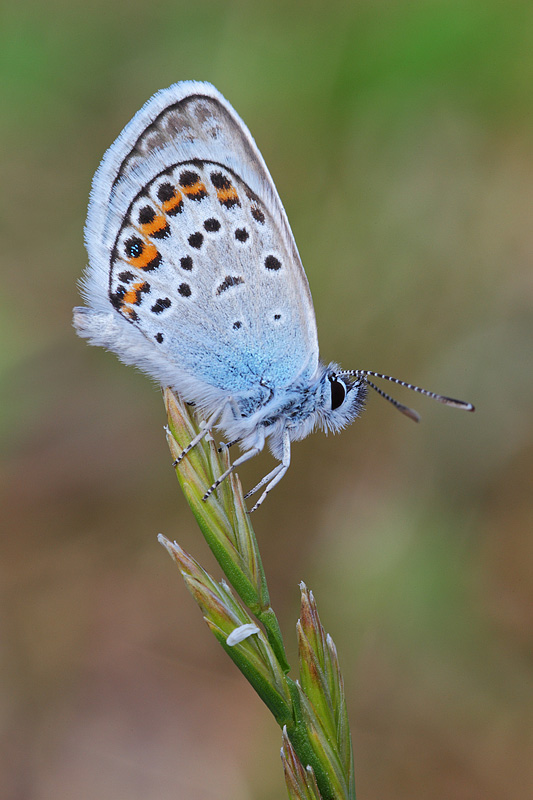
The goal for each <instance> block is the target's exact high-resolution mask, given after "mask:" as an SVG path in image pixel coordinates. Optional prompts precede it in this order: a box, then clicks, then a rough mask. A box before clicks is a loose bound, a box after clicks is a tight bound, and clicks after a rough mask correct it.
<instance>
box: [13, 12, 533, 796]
mask: <svg viewBox="0 0 533 800" xmlns="http://www.w3.org/2000/svg"><path fill="white" fill-rule="evenodd" d="M1 14H2V18H1V21H0V73H1V74H0V92H1V95H0V98H1V107H0V150H1V154H2V155H1V165H0V181H1V183H0V186H1V189H0V198H1V199H0V202H1V209H0V225H1V230H2V291H1V293H0V302H1V304H2V313H1V318H0V324H1V330H2V341H3V346H2V347H1V349H0V369H1V404H2V414H1V419H0V425H1V439H2V449H3V453H4V457H5V458H4V463H3V466H2V499H1V503H2V517H3V522H4V526H3V527H4V533H3V536H2V539H1V553H0V558H1V596H2V611H1V623H0V637H1V656H0V658H1V668H2V673H3V678H2V681H1V688H0V725H1V736H2V747H1V752H0V759H1V762H2V763H0V774H1V775H2V779H1V781H0V795H2V796H5V797H6V799H7V798H9V800H13V799H14V798H17V800H19V799H20V800H26V799H29V798H32V800H33V799H34V798H35V799H36V800H41V799H42V800H45V799H47V798H52V797H53V798H54V799H55V800H57V799H58V798H59V799H60V800H62V799H63V798H72V797H76V798H77V799H78V800H85V799H86V798H87V800H89V799H91V800H92V798H97V797H112V798H114V800H121V799H122V798H124V800H126V798H127V800H135V799H136V798H139V800H140V799H141V798H142V799H143V800H144V798H146V797H150V798H152V800H167V798H168V800H170V799H171V798H181V797H192V798H205V799H206V800H210V799H211V798H217V800H224V799H225V798H232V800H241V798H242V800H244V798H254V799H255V800H271V799H272V798H279V797H283V796H284V793H285V789H284V785H283V780H282V773H281V765H280V762H279V755H278V754H279V745H280V736H279V731H278V730H277V729H276V727H275V724H274V722H273V721H272V719H271V718H270V716H269V715H268V713H267V711H266V709H265V708H263V707H262V705H261V703H260V701H259V700H258V698H256V697H255V695H254V694H253V692H252V690H251V689H249V688H248V686H247V685H246V684H245V682H244V679H242V678H241V676H240V675H239V674H238V673H237V671H236V670H235V669H234V667H233V665H232V664H231V663H230V662H229V660H228V659H227V658H226V657H225V655H224V653H222V652H221V651H220V649H219V648H218V646H217V645H216V642H215V641H214V640H213V639H212V637H211V636H210V635H209V632H208V631H207V629H206V628H205V626H204V625H203V622H202V619H201V617H200V615H199V613H198V610H197V608H196V607H195V605H194V603H193V601H192V599H191V598H190V597H189V596H188V594H187V593H186V590H185V588H184V587H183V585H182V583H181V579H180V577H179V575H178V573H177V571H176V570H175V568H174V567H173V566H172V564H171V562H170V560H169V559H168V556H167V555H166V553H165V552H164V551H163V550H162V549H161V548H160V547H159V546H158V545H157V542H156V534H157V533H158V532H160V531H161V532H163V533H165V534H166V535H167V536H169V537H170V538H176V539H178V540H179V542H180V543H181V545H182V546H183V547H185V548H186V549H187V550H188V551H189V552H191V553H192V554H193V555H195V556H196V557H198V558H199V559H200V560H201V561H202V562H203V564H204V565H205V566H206V567H207V568H209V569H212V571H213V572H214V573H215V574H218V572H217V570H216V568H215V567H214V566H213V562H212V559H211V557H210V554H209V553H208V552H207V550H206V547H205V545H204V543H203V541H202V540H201V537H200V534H199V532H198V530H197V529H196V528H195V526H194V524H193V522H192V519H191V514H190V512H189V510H188V508H187V507H186V504H185V501H184V500H183V498H182V497H181V495H180V493H179V489H178V485H177V481H176V479H175V476H174V474H173V472H172V470H171V469H170V461H169V454H168V451H167V449H166V444H165V440H164V435H163V424H164V422H165V420H164V412H163V404H162V400H161V396H160V393H159V391H158V390H157V389H156V388H154V386H153V385H152V384H151V383H150V382H149V381H148V380H147V379H146V378H145V377H143V376H142V375H140V374H138V373H136V371H135V370H133V369H131V368H126V367H124V366H122V365H121V364H120V363H119V362H118V360H117V359H116V358H115V356H113V355H111V354H106V353H105V352H104V351H102V350H98V349H95V348H89V347H87V346H86V344H85V343H84V342H82V341H81V340H79V339H77V338H76V336H75V335H74V332H73V330H72V328H71V308H72V306H73V305H75V304H77V303H78V302H79V298H78V294H77V289H76V281H77V280H78V278H79V277H80V275H81V272H82V269H83V266H84V264H85V261H86V254H85V251H84V247H83V236H82V229H83V223H84V218H85V210H86V203H87V199H88V193H89V187H90V181H91V178H92V175H93V172H94V170H95V169H96V167H97V165H98V163H99V159H100V158H101V156H102V154H103V153H104V150H105V149H106V148H107V147H108V146H109V145H110V144H111V142H112V141H113V139H114V138H115V136H116V135H117V134H118V133H119V131H120V130H121V129H122V127H123V126H124V125H125V124H126V122H127V121H128V120H129V119H130V118H131V116H132V115H133V114H134V112H135V111H137V109H138V108H140V106H141V105H142V104H143V103H144V102H145V100H147V99H148V97H149V96H150V95H151V94H152V93H153V92H154V91H156V90H157V89H160V88H163V87H166V86H168V85H170V84H171V83H173V82H175V81H177V80H181V79H186V78H194V79H202V80H208V81H211V82H213V83H214V84H215V85H216V86H217V88H219V89H220V90H221V91H222V92H223V94H224V95H225V96H226V97H227V98H228V100H229V101H230V102H231V103H232V104H233V105H234V107H235V108H236V109H237V111H238V113H239V114H240V115H241V116H242V117H243V119H244V120H245V121H246V123H247V124H248V125H249V127H250V129H251V131H252V133H253V134H254V136H255V138H256V140H257V143H258V145H259V147H260V149H261V151H262V153H263V155H264V157H265V159H266V161H267V164H268V165H269V168H270V170H271V172H272V175H273V177H274V180H275V181H276V184H277V187H278V190H279V192H280V195H281V197H282V199H283V201H284V204H285V207H286V210H287V213H288V216H289V219H290V221H291V225H292V228H293V231H294V234H295V237H296V241H297V243H298V246H299V248H300V252H301V255H302V259H303V263H304V265H305V268H306V271H307V274H308V277H309V281H310V284H311V289H312V291H313V296H314V301H315V307H316V313H317V320H318V328H319V337H320V344H321V353H322V356H323V358H324V359H327V360H329V359H335V360H338V361H339V362H340V363H341V364H342V365H343V366H344V367H346V368H350V367H352V368H368V369H375V370H378V371H382V372H388V373H389V374H393V375H397V376H398V377H400V378H405V379H407V380H410V381H413V382H417V383H419V384H421V385H423V386H428V387H429V388H432V389H434V390H436V391H440V392H444V393H447V394H451V395H452V396H457V397H462V398H464V399H466V400H470V401H472V402H474V403H475V404H476V406H477V412H476V414H475V415H471V414H463V413H461V412H459V411H455V410H453V409H447V408H444V407H441V406H439V405H437V404H433V403H431V402H430V401H427V400H425V399H424V398H419V397H416V396H410V395H408V394H407V393H406V392H403V393H401V392H397V393H396V394H397V396H398V397H399V398H400V399H401V400H403V401H405V402H407V403H409V404H412V405H414V406H415V407H416V408H417V409H418V410H419V411H420V412H421V414H422V417H423V420H422V423H421V424H420V425H418V426H416V425H413V424H411V423H410V422H409V421H408V420H406V419H405V418H403V417H402V416H401V415H399V414H397V413H396V411H395V410H394V409H393V408H392V407H390V406H389V405H388V404H386V403H384V402H383V401H382V400H381V399H380V398H379V397H377V396H376V395H373V396H371V397H370V398H369V403H368V409H367V411H366V412H365V413H364V415H363V417H362V418H361V419H360V420H358V421H357V422H356V423H355V424H354V425H353V426H352V427H351V428H350V429H349V430H347V431H346V432H345V433H344V434H342V435H341V436H338V437H329V438H326V437H324V436H323V435H319V434H317V435H315V436H312V437H309V438H308V439H307V440H306V441H304V442H302V443H301V444H298V445H296V446H295V447H294V449H293V463H292V466H291V469H290V471H289V474H288V475H287V477H286V478H285V479H284V481H283V482H282V483H281V485H280V486H279V487H278V488H277V489H276V490H275V492H274V493H273V495H272V496H271V497H270V498H269V500H268V502H267V503H266V504H265V506H264V507H263V508H262V509H261V510H260V511H259V512H258V513H257V514H256V515H255V516H254V524H255V528H256V533H257V535H258V538H259V540H260V544H261V547H262V551H263V554H264V560H265V566H266V569H267V575H268V576H269V582H270V588H271V594H272V599H273V603H274V606H275V608H276V610H277V611H278V613H279V616H280V619H281V621H282V625H283V629H284V632H285V635H286V639H287V642H288V643H290V644H289V646H290V655H291V658H292V659H293V662H294V656H295V650H294V640H295V635H294V624H295V621H296V617H297V614H298V600H299V592H298V586H297V584H298V581H299V580H301V579H304V580H305V581H306V582H307V583H308V585H309V586H310V587H311V588H312V589H313V590H314V592H315V595H316V597H317V601H318V604H319V609H320V612H321V615H322V620H323V623H324V625H325V627H326V628H327V630H329V631H330V632H331V634H332V635H333V637H334V639H335V641H336V644H337V647H338V650H339V654H340V659H341V665H342V667H343V672H344V677H345V681H346V688H347V694H348V698H349V703H350V714H351V720H352V729H353V739H354V750H355V760H356V769H357V787H358V796H359V797H360V798H365V800H371V798H376V799H377V798H379V799H380V800H385V798H387V800H389V799H390V798H394V799H395V800H403V799H404V798H409V800H416V799H417V798H420V799H422V798H424V800H425V799H426V798H429V797H431V798H432V799H433V800H440V798H442V800H444V798H446V800H448V798H450V797H453V798H458V799H459V800H463V798H464V799H465V800H467V799H468V800H477V799H478V798H479V800H491V798H498V799H499V800H501V798H513V800H526V798H527V799H529V798H531V797H532V796H533V759H532V758H531V754H532V752H533V489H532V477H533V416H532V407H533V404H532V399H533V369H532V364H531V360H532V359H531V354H532V345H533V328H532V298H533V271H532V259H533V226H532V224H531V209H532V207H533V7H532V5H531V3H530V2H513V1H512V0H506V1H504V0H501V1H500V2H498V1H497V0H485V2H473V1H472V0H463V1H462V2H459V1H458V0H457V2H454V1H453V0H448V1H447V2H446V1H445V0H427V1H426V2H420V0H419V1H418V2H416V1H415V2H407V0H397V2H392V1H390V2H386V0H383V1H382V2H380V1H379V0H374V2H369V1H368V0H366V2H363V1H360V2H341V1H340V0H329V2H327V3H322V2H314V1H313V0H306V2H303V0H302V1H301V2H286V1H285V2H281V0H280V1H279V2H268V3H260V2H257V3H245V2H230V1H229V0H227V1H226V2H224V3H221V2H215V0H212V1H211V2H207V0H199V1H198V0H195V2H192V0H191V2H187V3H185V2H181V1H178V0H174V2H170V1H169V0H167V1H164V0H154V2H151V3H146V2H138V0H134V2H130V3H111V2H109V0H107V1H106V2H103V0H92V2H84V3H82V2H80V1H79V0H76V1H75V2H70V3H68V2H65V0H47V2H36V1H35V0H24V2H19V3H12V4H9V6H8V4H4V7H3V9H2V12H1ZM270 465H271V460H270V457H269V456H268V454H265V455H263V456H261V457H260V458H258V459H256V460H255V461H254V462H252V463H250V464H248V465H246V467H245V468H243V469H242V470H241V472H240V475H241V479H242V480H243V483H244V485H245V487H250V486H252V485H253V484H254V482H255V481H256V480H257V479H258V478H259V477H260V476H261V475H263V474H264V473H265V472H266V471H267V469H268V468H270Z"/></svg>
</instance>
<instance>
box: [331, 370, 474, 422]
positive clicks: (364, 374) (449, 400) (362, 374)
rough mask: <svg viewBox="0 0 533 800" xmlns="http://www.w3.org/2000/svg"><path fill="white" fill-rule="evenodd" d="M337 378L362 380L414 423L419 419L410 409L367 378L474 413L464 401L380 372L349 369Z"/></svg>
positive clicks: (472, 407)
mask: <svg viewBox="0 0 533 800" xmlns="http://www.w3.org/2000/svg"><path fill="white" fill-rule="evenodd" d="M339 376H340V377H342V376H351V377H354V378H362V379H363V380H364V381H365V383H367V384H368V385H369V386H370V387H371V388H372V389H374V391H375V392H377V393H378V394H380V395H381V396H382V397H384V398H385V400H388V401H389V403H392V405H393V406H395V407H396V408H397V409H398V411H401V412H402V414H405V416H406V417H409V419H412V420H414V422H418V421H419V420H420V417H419V416H418V414H417V413H416V411H413V410H412V409H411V408H408V407H407V406H404V405H403V404H402V403H399V402H398V400H395V399H394V397H391V396H390V395H388V394H387V393H386V392H384V391H383V390H382V389H380V388H379V387H378V386H376V385H375V384H374V383H372V381H370V380H369V377H372V378H381V380H384V381H390V382H391V383H396V384H398V386H405V388H406V389H411V391H413V392H418V393H419V394H423V395H425V396H426V397H431V398H432V399H433V400H437V402H439V403H444V405H446V406H452V407H453V408H462V409H463V410H464V411H474V410H475V409H474V406H473V405H472V403H466V402H465V401H464V400H455V399H454V398H453V397H445V396H444V395H442V394H436V393H435V392H430V391H429V390H428V389H421V388H420V386H414V385H413V384H412V383H407V382H406V381H401V380H399V379H398V378H391V376H390V375H382V374H381V373H380V372H372V371H371V370H369V369H351V370H343V371H342V372H339Z"/></svg>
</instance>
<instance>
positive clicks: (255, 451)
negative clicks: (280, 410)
mask: <svg viewBox="0 0 533 800" xmlns="http://www.w3.org/2000/svg"><path fill="white" fill-rule="evenodd" d="M264 446H265V434H264V431H263V430H262V429H261V430H260V431H259V435H258V438H257V441H256V444H255V445H254V446H253V447H251V448H250V449H249V450H247V451H246V453H243V454H242V456H239V458H236V459H235V461H234V462H233V464H231V465H230V466H229V467H228V469H227V470H226V471H225V472H223V473H222V475H220V476H219V477H218V478H217V479H216V481H215V482H214V483H213V484H212V485H211V486H210V487H209V489H208V490H207V492H206V493H205V494H204V496H203V497H202V500H207V498H208V497H209V495H210V494H213V492H214V491H215V489H217V488H218V487H219V486H220V484H221V483H222V481H224V480H226V478H227V477H228V475H231V473H232V472H233V470H234V469H235V468H236V467H240V465H241V464H244V462H245V461H249V460H250V459H251V458H253V457H254V456H257V455H259V453H260V452H261V450H262V449H263V447H264Z"/></svg>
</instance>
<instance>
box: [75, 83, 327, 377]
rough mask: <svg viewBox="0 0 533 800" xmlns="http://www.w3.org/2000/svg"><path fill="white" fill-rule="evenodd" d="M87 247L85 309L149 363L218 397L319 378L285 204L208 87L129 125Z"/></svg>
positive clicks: (170, 95) (186, 91) (153, 108)
mask: <svg viewBox="0 0 533 800" xmlns="http://www.w3.org/2000/svg"><path fill="white" fill-rule="evenodd" d="M86 242H87V248H88V251H89V257H90V265H89V269H88V273H87V275H86V277H85V281H84V284H85V292H84V294H85V297H86V299H87V301H88V304H89V305H90V306H91V307H92V308H93V309H94V310H95V311H97V312H104V311H111V312H112V313H113V314H115V315H118V316H119V317H120V318H121V320H122V321H123V323H127V325H128V326H130V325H131V326H133V327H134V328H137V329H138V330H140V331H141V332H142V334H143V335H144V337H145V341H146V347H151V348H154V363H155V361H158V362H159V361H160V360H161V357H162V356H164V358H165V360H168V361H170V362H171V364H172V365H174V366H175V368H176V374H177V375H182V374H183V373H185V374H186V375H190V376H191V377H194V378H195V379H197V380H200V381H203V382H205V383H207V384H209V385H211V386H214V387H217V388H219V389H221V390H223V391H228V392H242V391H246V390H248V389H250V388H252V387H253V386H254V385H257V383H258V382H259V381H261V382H263V383H264V384H266V385H268V386H271V387H282V386H285V385H287V384H289V383H291V382H293V381H294V380H295V379H297V378H302V379H305V377H307V376H310V375H311V374H312V373H313V372H314V371H315V370H316V367H317V364H318V344H317V334H316V323H315V317H314V311H313V305H312V300H311V295H310V292H309V287H308V283H307V279H306V276H305V273H304V271H303V268H302V265H301V262H300V259H299V255H298V252H297V249H296V246H295V244H294V239H293V237H292V234H291V231H290V228H289V225H288V222H287V218H286V216H285V213H284V210H283V207H282V205H281V202H280V200H279V197H278V195H277V192H276V190H275V187H274V185H273V183H272V179H271V178H270V175H269V173H268V170H267V168H266V166H265V164H264V161H263V159H262V157H261V155H260V154H259V151H258V150H257V147H256V146H255V143H254V142H253V139H252V138H251V136H250V134H249V132H248V130H247V128H246V127H245V126H244V124H243V123H242V121H241V120H240V119H239V117H238V116H237V115H236V113H235V112H234V111H233V109H232V108H231V106H229V104H228V103H227V102H226V101H225V100H224V99H223V98H222V97H221V95H219V94H218V92H217V91H216V90H215V89H214V88H213V87H210V86H209V85H208V84H199V83H185V84H176V85H175V86H173V87H170V89H167V90H165V91H163V92H160V93H158V94H157V95H155V96H154V97H153V98H152V99H151V100H150V101H149V102H148V103H147V104H146V105H145V106H144V107H143V109H141V111H140V112H139V113H138V114H137V115H136V116H135V117H134V119H133V120H132V121H131V122H130V123H129V125H128V126H126V128H125V129H124V131H123V132H122V133H121V135H120V136H119V137H118V139H117V140H116V142H115V143H114V144H113V145H112V147H111V148H110V150H109V151H108V153H107V154H106V156H105V157H104V160H103V162H102V165H101V167H100V169H99V171H98V173H97V175H96V176H95V180H94V184H93V192H92V196H91V204H90V207H89V214H88V219H87V226H86ZM107 346H109V347H110V349H113V344H112V343H109V344H107ZM146 347H145V349H146ZM155 351H156V352H157V356H156V354H155ZM117 352H118V349H117ZM119 355H120V352H119ZM148 360H150V359H149V358H148ZM146 361H147V358H145V359H144V362H146ZM143 368H146V367H143ZM146 371H149V372H150V373H151V374H153V376H154V377H155V378H157V379H161V378H160V376H158V374H156V370H155V369H153V370H150V369H147V370H146ZM165 381H168V370H165ZM175 385H176V388H178V389H179V381H177V382H176V384H175Z"/></svg>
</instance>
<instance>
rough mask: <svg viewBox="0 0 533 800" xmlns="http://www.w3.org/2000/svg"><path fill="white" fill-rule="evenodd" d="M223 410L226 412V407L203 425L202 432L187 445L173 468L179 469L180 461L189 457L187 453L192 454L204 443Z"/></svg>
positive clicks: (174, 462) (216, 412) (173, 464)
mask: <svg viewBox="0 0 533 800" xmlns="http://www.w3.org/2000/svg"><path fill="white" fill-rule="evenodd" d="M223 410H224V407H222V408H219V409H218V411H215V413H214V414H212V415H211V416H210V417H209V419H208V420H207V421H206V422H204V423H203V424H202V429H201V431H200V432H199V433H197V434H196V436H195V437H194V439H191V441H190V442H189V444H188V445H187V447H186V448H185V450H182V451H181V453H180V454H179V456H178V457H177V459H176V460H175V461H173V462H172V466H173V467H177V466H178V464H179V463H180V461H182V460H183V459H184V458H185V456H186V455H187V453H190V452H191V450H192V449H193V447H196V445H197V444H198V442H201V441H202V439H203V438H204V436H207V434H208V433H210V432H211V430H212V428H213V425H214V424H215V421H216V419H217V417H219V416H220V415H221V413H222V412H223Z"/></svg>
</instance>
